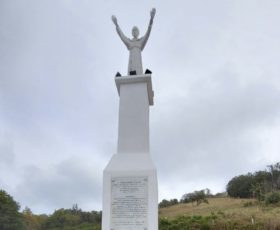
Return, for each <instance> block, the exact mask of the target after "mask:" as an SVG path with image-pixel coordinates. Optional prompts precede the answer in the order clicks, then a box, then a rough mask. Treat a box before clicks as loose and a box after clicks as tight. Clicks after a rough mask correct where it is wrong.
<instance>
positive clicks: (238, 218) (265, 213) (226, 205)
mask: <svg viewBox="0 0 280 230" xmlns="http://www.w3.org/2000/svg"><path fill="white" fill-rule="evenodd" d="M208 201H209V204H205V203H203V204H201V205H199V206H196V205H195V204H194V205H192V204H191V203H188V204H178V205H174V206H170V207H167V208H162V209H160V217H161V218H163V219H169V220H172V219H175V218H176V217H178V216H211V215H213V216H215V218H216V222H217V223H218V222H220V223H225V222H227V221H231V222H238V223H242V224H246V225H247V224H252V225H254V224H258V223H262V224H264V225H265V226H267V227H266V228H265V229H280V206H279V205H278V206H264V205H261V204H260V203H258V202H257V201H256V200H254V199H234V198H227V197H226V198H209V199H208ZM277 226H279V228H278V227H277Z"/></svg>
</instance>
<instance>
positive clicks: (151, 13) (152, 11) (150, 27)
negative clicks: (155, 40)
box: [141, 8, 156, 50]
mask: <svg viewBox="0 0 280 230" xmlns="http://www.w3.org/2000/svg"><path fill="white" fill-rule="evenodd" d="M150 15H151V18H150V22H149V26H148V30H147V32H146V34H145V35H144V36H143V37H142V39H143V43H142V47H141V49H142V50H143V49H144V48H145V45H146V43H147V41H148V39H149V36H150V33H151V30H152V26H153V22H154V17H155V15H156V9H155V8H153V9H152V10H151V12H150Z"/></svg>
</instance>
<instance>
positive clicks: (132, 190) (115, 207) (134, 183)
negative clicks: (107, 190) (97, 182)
mask: <svg viewBox="0 0 280 230" xmlns="http://www.w3.org/2000/svg"><path fill="white" fill-rule="evenodd" d="M111 188H112V193H111V199H112V202H111V230H130V229H133V230H134V229H135V230H147V226H148V177H147V176H132V177H113V178H112V179H111Z"/></svg>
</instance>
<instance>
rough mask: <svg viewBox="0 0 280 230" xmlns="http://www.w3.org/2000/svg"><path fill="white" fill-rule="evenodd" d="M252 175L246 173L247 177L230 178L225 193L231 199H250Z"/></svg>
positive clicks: (251, 194)
mask: <svg viewBox="0 0 280 230" xmlns="http://www.w3.org/2000/svg"><path fill="white" fill-rule="evenodd" d="M252 185H253V175H252V174H251V173H248V174H247V175H240V176H236V177H234V178H232V179H231V180H230V181H229V182H228V184H227V193H228V195H229V196H231V197H239V198H251V197H252V196H253V192H252Z"/></svg>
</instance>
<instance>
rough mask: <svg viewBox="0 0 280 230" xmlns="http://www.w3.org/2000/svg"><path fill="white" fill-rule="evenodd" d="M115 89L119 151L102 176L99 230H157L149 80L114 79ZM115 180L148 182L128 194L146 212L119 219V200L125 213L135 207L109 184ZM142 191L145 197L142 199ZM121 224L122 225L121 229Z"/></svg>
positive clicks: (151, 102)
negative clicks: (145, 180) (100, 222)
mask: <svg viewBox="0 0 280 230" xmlns="http://www.w3.org/2000/svg"><path fill="white" fill-rule="evenodd" d="M116 86H117V89H118V92H119V96H120V107H119V132H118V151H117V154H114V155H113V156H112V158H111V160H110V162H109V163H108V165H107V166H106V168H105V169H104V172H103V213H102V230H140V229H141V230H142V229H143V230H158V188H157V174H156V168H155V166H154V164H153V162H152V160H151V158H150V154H149V106H150V105H152V104H153V90H152V83H151V76H150V75H136V76H127V77H117V78H116ZM116 178H119V179H117V180H127V182H128V183H133V182H135V183H136V182H137V180H138V179H137V178H147V187H143V186H142V187H141V186H140V185H139V186H140V187H138V188H137V189H138V190H139V192H138V193H134V192H132V191H133V189H132V190H131V194H130V196H131V197H134V198H135V199H137V196H138V199H140V198H141V199H142V200H143V204H142V205H143V209H144V210H145V212H143V214H141V213H138V214H136V215H139V216H138V217H137V218H134V219H133V217H131V216H129V215H127V214H124V215H121V214H120V213H118V210H116V206H117V205H120V208H124V207H123V206H121V205H122V204H121V202H120V201H121V200H122V199H124V202H128V203H127V204H126V205H128V206H127V207H128V209H130V208H133V206H135V204H136V203H137V202H136V201H135V200H130V199H129V198H128V199H127V200H125V196H124V194H122V193H120V192H118V190H117V188H115V187H114V186H117V185H116V184H115V181H112V180H116ZM121 178H122V179H121ZM125 178H134V179H125ZM112 186H113V187H112ZM143 189H144V190H143ZM145 189H146V190H147V197H145V196H143V194H144V191H146V190H145ZM128 190H129V189H128ZM137 194H138V195H137ZM141 196H142V197H141ZM128 197H129V195H128ZM112 202H114V203H112ZM116 202H117V204H116ZM118 202H120V203H118ZM124 205H125V204H124ZM137 205H139V204H138V203H137ZM112 209H114V210H112ZM126 215H127V218H126V217H125V216H126ZM118 217H119V219H118ZM133 222H135V225H134V224H133ZM120 223H124V224H123V226H121V224H120Z"/></svg>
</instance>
